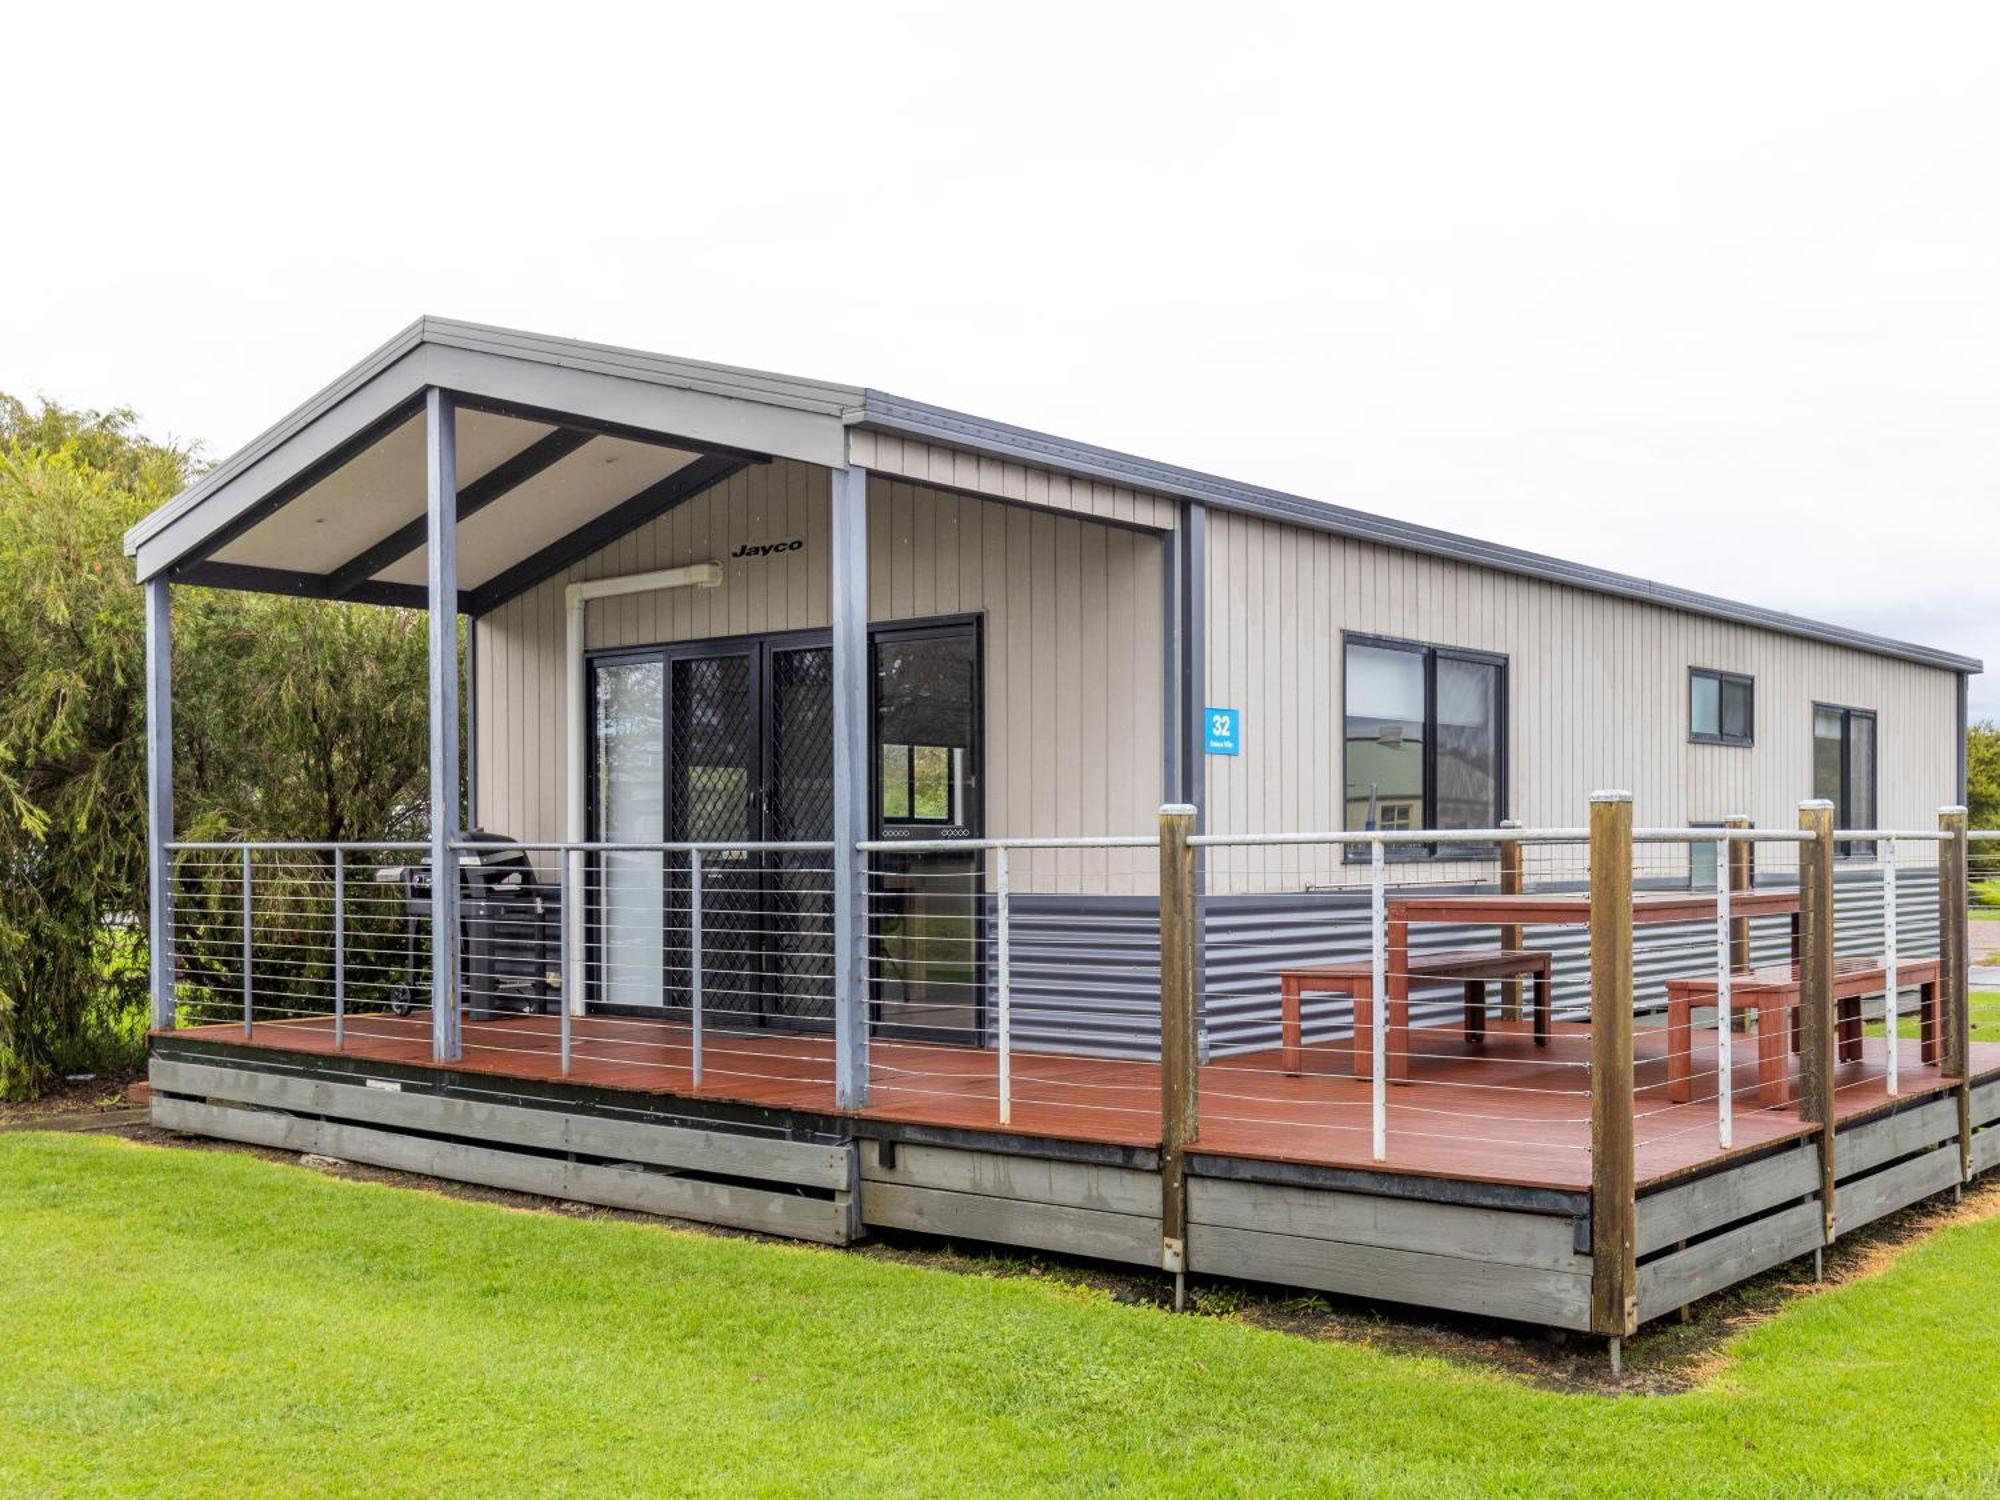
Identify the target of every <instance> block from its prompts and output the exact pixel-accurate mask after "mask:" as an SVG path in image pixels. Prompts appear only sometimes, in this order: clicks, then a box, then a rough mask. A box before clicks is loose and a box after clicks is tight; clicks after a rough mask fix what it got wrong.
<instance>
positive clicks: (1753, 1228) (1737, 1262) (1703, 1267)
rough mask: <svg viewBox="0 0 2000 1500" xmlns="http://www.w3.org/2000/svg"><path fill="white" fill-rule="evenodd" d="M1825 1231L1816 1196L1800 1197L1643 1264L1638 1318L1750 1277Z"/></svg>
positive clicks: (1807, 1249) (1803, 1251)
mask: <svg viewBox="0 0 2000 1500" xmlns="http://www.w3.org/2000/svg"><path fill="white" fill-rule="evenodd" d="M1821 1233H1822V1226H1821V1223H1820V1213H1819V1203H1818V1202H1817V1200H1815V1201H1812V1202H1808V1203H1795V1204H1793V1205H1792V1206H1791V1207H1790V1208H1784V1209H1780V1210H1779V1211H1778V1212H1776V1213H1774V1214H1766V1215H1765V1216H1764V1217H1762V1218H1760V1219H1752V1220H1751V1221H1750V1222H1749V1223H1747V1224H1741V1225H1738V1226H1737V1227H1736V1228H1734V1229H1732V1230H1730V1231H1728V1232H1727V1233H1726V1234H1718V1235H1716V1236H1714V1237H1713V1238H1710V1239H1706V1240H1702V1241H1701V1242H1700V1243H1698V1244H1695V1245H1690V1246H1689V1247H1688V1248H1687V1249H1685V1250H1679V1251H1676V1252H1675V1253H1673V1254H1671V1255H1663V1256H1661V1257H1660V1258H1659V1259H1658V1260H1651V1261H1647V1262H1646V1263H1645V1264H1644V1265H1642V1266H1640V1267H1639V1321H1640V1322H1642V1323H1643V1322H1645V1321H1646V1320H1647V1319H1649V1318H1657V1317H1659V1316H1660V1315H1661V1314H1662V1313H1669V1312H1672V1311H1673V1310H1674V1309H1675V1308H1677V1307H1685V1306H1687V1305H1688V1303H1690V1302H1693V1301H1695V1300H1696V1299H1698V1298H1701V1297H1705V1296H1707V1295H1708V1294H1709V1293H1710V1292H1719V1291H1721V1290H1722V1289H1723V1288H1724V1287H1730V1286H1734V1285H1735V1284H1736V1283H1737V1282H1739V1281H1745V1280H1748V1279H1749V1278H1750V1277H1752V1276H1755V1275H1756V1274H1757V1273H1758V1272H1759V1271H1768V1270H1769V1269H1770V1268H1771V1267H1772V1266H1776V1265H1782V1264H1784V1263H1785V1262H1786V1261H1788V1260H1792V1259H1794V1258H1796V1257H1798V1256H1801V1255H1809V1254H1811V1253H1812V1251H1813V1250H1814V1249H1816V1248H1817V1247H1818V1246H1819V1243H1820V1236H1821Z"/></svg>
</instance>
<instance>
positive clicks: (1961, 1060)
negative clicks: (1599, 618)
mask: <svg viewBox="0 0 2000 1500" xmlns="http://www.w3.org/2000/svg"><path fill="white" fill-rule="evenodd" d="M1194 819H1195V812H1194V810H1193V809H1192V808H1181V807H1172V808H1166V809H1162V813H1161V817H1160V822H1159V826H1158V828H1157V830H1155V831H1153V832H1150V833H1145V834H1135V835H1132V836H1126V837H1103V838H1073V839H1053V838H1022V839H1007V838H996V839H967V840H927V839H922V838H910V839H881V840H869V841H865V842H862V843H859V844H857V845H856V846H855V847H854V849H853V850H852V851H851V857H852V859H853V861H854V862H855V863H854V864H853V865H848V866H844V867H843V866H842V865H841V862H842V861H844V860H846V859H847V858H849V854H848V853H847V852H844V851H841V850H837V849H836V848H835V847H834V846H833V845H832V844H830V843H826V842H817V843H787V844H775V843H727V842H715V843H670V842H638V843H625V842H601V843H544V844H530V845H516V844H504V843H500V842H497V841H473V840H465V841H461V842H459V843H457V844H455V845H454V846H453V848H454V851H455V853H456V856H457V858H458V860H459V861H460V872H459V878H460V879H461V881H462V882H463V886H462V889H463V891H464V894H465V899H464V901H463V910H462V913H461V924H462V930H461V932H460V934H459V940H460V942H461V944H462V957H463V973H462V980H461V990H462V995H461V1005H462V1006H463V1011H462V1015H461V1021H462V1028H463V1033H464V1037H465V1043H466V1053H467V1057H466V1060H465V1065H466V1066H468V1067H474V1068H483V1069H486V1070H489V1071H496V1072H510V1073H518V1074H525V1075H527V1076H551V1077H561V1076H577V1075H578V1074H579V1073H581V1072H583V1071H584V1070H585V1069H586V1067H587V1069H588V1073H587V1076H588V1077H589V1078H590V1079H592V1080H594V1081H596V1082H599V1083H604V1084H607V1085H609V1086H614V1087H638V1088H644V1089H649V1090H654V1091H659V1092H664V1093H678V1092H682V1091H687V1092H691V1093H699V1094H705V1095H710V1096H714V1097H720V1098H733V1099H739V1100H742V1101H745V1102H756V1103H766V1104H771V1103H776V1104H782V1105H785V1106H788V1107H793V1108H801V1109H807V1110H827V1109H831V1108H835V1107H837V1105H836V1101H837V1100H839V1099H840V1097H841V1096H840V1094H839V1091H838V1088H837V1085H838V1083H839V1079H838V1078H837V1077H836V1069H837V1067H838V1066H839V1063H838V1059H837V1047H836V1046H835V1045H829V1041H830V1040H831V1039H830V1037H829V1033H830V1032H832V1031H833V1030H834V1028H835V1025H836V1019H835V1018H836V1016H837V1015H839V1014H841V1013H842V1012H843V1009H844V1008H845V1013H846V1014H847V1015H848V1016H849V1017H850V1021H849V1023H848V1024H850V1025H851V1024H853V1023H852V1020H851V1017H852V1015H853V1014H854V1010H853V1007H854V1006H855V1005H856V1004H857V1002H858V1003H859V1005H860V1007H861V1014H862V1016H863V1022H862V1025H861V1032H862V1038H861V1041H862V1046H863V1048H864V1051H865V1066H866V1071H865V1075H864V1076H865V1079H866V1085H867V1087H866V1098H865V1100H864V1101H863V1103H862V1106H861V1107H863V1108H865V1109H866V1110H867V1111H868V1112H869V1113H871V1114H873V1115H875V1116H877V1117H878V1118H883V1119H888V1120H901V1121H907V1122H911V1123H918V1124H942V1125H950V1126H959V1127H972V1128H982V1127H983V1128H999V1129H1003V1130H1014V1131H1021V1132H1027V1133H1034V1134H1046V1135H1049V1136H1054V1137H1071V1138H1082V1139H1090V1140H1098V1141H1106V1142H1112V1143H1119V1144H1125V1145H1129V1146H1132V1147H1135V1148H1138V1149H1149V1148H1152V1147H1157V1148H1158V1150H1159V1152H1160V1160H1161V1167H1162V1173H1161V1175H1162V1183H1163V1195H1164V1202H1163V1205H1162V1226H1163V1229H1162V1238H1163V1244H1164V1247H1165V1248H1164V1250H1163V1263H1164V1264H1166V1265H1167V1266H1168V1268H1169V1269H1178V1266H1179V1261H1178V1256H1179V1253H1180V1251H1179V1247H1180V1245H1181V1244H1182V1242H1183V1241H1182V1236H1183V1235H1184V1233H1185V1230H1186V1225H1187V1223H1188V1218H1187V1215H1188V1212H1189V1204H1188V1197H1187V1193H1186V1191H1185V1187H1186V1183H1185V1174H1184V1168H1185V1163H1186V1161H1187V1160H1188V1157H1189V1155H1190V1153H1212V1154H1215V1155H1217V1156H1221V1157H1227V1156H1231V1155H1238V1156H1250V1157H1259V1158H1263V1159H1267V1160H1268V1159H1272V1158H1276V1159H1280V1160H1296V1161H1300V1162H1304V1163H1314V1164H1319V1165H1322V1166H1333V1167H1338V1168H1342V1169H1355V1170H1378V1171H1379V1170H1384V1169H1386V1170H1390V1171H1397V1170H1404V1171H1415V1172H1418V1173H1421V1174H1424V1175H1428V1176H1433V1177H1446V1178H1453V1177H1457V1178H1474V1179H1476V1178H1480V1177H1488V1178H1495V1179H1499V1180H1505V1179H1506V1178H1508V1177H1509V1176H1510V1168H1512V1167H1514V1166H1516V1165H1517V1163H1518V1161H1519V1159H1520V1158H1522V1157H1523V1156H1525V1155H1527V1154H1533V1155H1535V1157H1536V1158H1537V1160H1536V1165H1535V1168H1534V1170H1533V1172H1532V1173H1530V1174H1529V1175H1530V1176H1532V1177H1533V1178H1534V1180H1536V1181H1540V1182H1545V1183H1554V1184H1557V1185H1559V1186H1560V1185H1567V1190H1569V1191H1572V1192H1576V1193H1587V1195H1588V1203H1589V1213H1590V1222H1591V1232H1592V1247H1591V1253H1592V1265H1593V1270H1592V1289H1593V1290H1592V1295H1593V1314H1592V1326H1593V1327H1594V1328H1596V1329H1598V1331H1600V1332H1605V1333H1608V1334H1611V1335H1612V1336H1614V1337H1617V1336H1620V1335H1621V1333H1622V1332H1629V1331H1630V1329H1631V1325H1632V1323H1633V1322H1634V1319H1635V1317H1636V1314H1635V1313H1634V1311H1633V1309H1634V1307H1635V1306H1636V1303H1635V1301H1634V1294H1633V1287H1634V1278H1635V1276H1636V1270H1635V1264H1636V1255H1635V1245H1636V1229H1635V1226H1636V1223H1637V1208H1636V1202H1637V1197H1638V1192H1639V1185H1640V1182H1641V1180H1642V1175H1643V1177H1646V1178H1653V1179H1657V1180H1665V1179H1666V1178H1669V1177H1671V1176H1673V1175H1675V1174H1678V1173H1684V1172H1692V1171H1697V1170H1700V1169H1701V1168H1703V1167H1705V1166H1707V1165H1708V1164H1710V1163H1712V1162H1713V1161H1714V1160H1716V1159H1717V1157H1718V1155H1720V1154H1726V1153H1730V1152H1734V1151H1742V1150H1746V1149H1754V1148H1756V1147H1759V1146H1761V1145H1773V1144H1779V1143H1783V1142H1787V1141H1798V1140H1808V1141H1813V1142H1815V1143H1816V1150H1817V1153H1818V1157H1819V1161H1820V1173H1821V1183H1820V1191H1819V1194H1818V1201H1819V1203H1820V1205H1821V1211H1822V1213H1823V1214H1825V1216H1826V1219H1825V1226H1824V1227H1825V1239H1826V1241H1827V1242H1829V1243H1830V1242H1831V1239H1832V1235H1833V1232H1834V1220H1833V1218H1832V1205H1833V1203H1834V1200H1835V1191H1834V1189H1835V1185H1836V1180H1837V1179H1836V1164H1835V1131H1834V1126H1835V1125H1836V1124H1837V1123H1838V1122H1839V1121H1841V1120H1842V1119H1849V1118H1852V1117H1853V1116H1854V1115H1855V1114H1857V1113H1859V1112H1862V1111H1867V1110H1873V1109H1875V1108H1877V1107H1879V1108H1881V1109H1885V1110H1886V1109H1893V1108H1895V1107H1896V1106H1897V1104H1898V1102H1899V1101H1900V1100H1901V1099H1902V1098H1903V1097H1904V1096H1905V1095H1907V1094H1909V1093H1912V1092H1917V1091H1921V1092H1925V1093H1932V1094H1935V1093H1940V1092H1955V1093H1956V1095H1957V1097H1958V1100H1959V1113H1960V1117H1961V1122H1962V1124H1961V1130H1960V1138H1961V1142H1962V1144H1963V1143H1965V1142H1969V1141H1970V1139H1971V1136H1972V1131H1971V1129H1970V1127H1969V1126H1967V1125H1964V1124H1963V1121H1964V1120H1966V1119H1968V1118H1969V1116H1968V1115H1967V1113H1966V1112H1967V1109H1968V1100H1969V1098H1970V1094H1969V1088H1970V1082H1969V1080H1970V1078H1971V1076H1972V1073H1973V1071H1974V1068H1973V1062H1974V1054H1973V1051H1972V1042H1971V1032H1970V1022H1969V1012H1968V995H1967V980H1968V975H1969V965H1968V945H1967V931H1966V910H1967V888H1968V875H1969V871H1970V869H1971V867H1972V852H1973V851H1974V850H1979V851H1981V858H1982V859H1991V858H1994V857H1995V856H2000V832H1995V833H1985V832H1982V833H1977V834H1968V832H1967V831H1966V827H1965V813H1964V810H1963V809H1957V808H1952V809H1945V810H1944V811H1943V812H1942V813H1941V814H1940V818H1939V824H1938V827H1936V828H1934V829H1860V830H1854V829H1836V828H1835V827H1834V826H1833V824H1834V816H1833V808H1832V806H1831V805H1830V804H1827V803H1823V802H1810V803H1805V804H1802V805H1801V808H1800V814H1799V826H1798V827H1796V828H1790V829H1769V828H1766V829H1756V828H1752V827H1750V826H1749V824H1748V820H1746V819H1741V818H1736V819H1730V820H1727V822H1726V823H1725V824H1724V825H1723V826H1719V827H1703V828H1695V827H1686V828H1637V829H1635V828H1634V826H1633V821H1634V820H1633V808H1632V804H1631V800H1630V798H1629V797H1627V796H1625V795H1624V794H1622V793H1605V794H1599V795H1598V796H1597V797H1594V798H1593V799H1592V803H1591V819H1590V823H1589V825H1588V826H1587V827H1571V828H1550V829H1528V828H1521V827H1517V826H1513V825H1506V824H1503V825H1502V826H1500V827H1498V828H1489V829H1452V830H1444V831H1438V830H1384V829H1371V830H1363V831H1360V832H1326V833H1285V834H1255V833H1233V832H1218V833H1201V832H1197V831H1196V830H1195V826H1194ZM426 848H427V846H424V845H419V844H415V843H373V844H370V843H343V844H327V843H286V844H279V843H253V844H222V843H182V844H175V845H172V846H170V850H169V852H170V855H171V858H172V860H173V879H172V881H171V883H170V887H171V888H170V894H171V898H172V911H171V918H172V920H171V922H170V923H169V924H168V926H167V928H166V930H167V932H168V933H169V935H170V936H171V939H172V946H173V952H172V953H171V954H169V955H167V957H168V960H169V963H170V965H171V966H172V971H173V973H174V975H175V980H176V985H175V989H174V997H175V1002H176V1004H175V1011H176V1016H175V1019H176V1020H177V1021H178V1022H179V1023H180V1024H197V1023H216V1022H226V1023H227V1024H229V1025H231V1026H232V1027H234V1026H240V1027H241V1028H242V1030H243V1032H244V1033H245V1034H246V1035H248V1036H251V1037H252V1038H253V1039H254V1037H255V1036H256V1034H257V1032H258V1030H259V1028H267V1029H268V1028H272V1027H282V1028H287V1034H286V1044H287V1045H292V1044H296V1045H299V1046H302V1047H305V1048H306V1049H307V1050H329V1049H332V1050H340V1049H349V1050H362V1049H366V1050H368V1051H369V1052H370V1054H371V1055H374V1056H379V1057H387V1058H392V1059H397V1060H403V1061H419V1060H422V1059H424V1058H426V1057H427V1056H428V1055H429V1048H428V1045H427V1041H428V1033H429V1030H430V1028H429V1026H428V1024H427V1023H426V1021H425V1019H423V1017H424V1014H425V1012H427V1011H428V1009H429V1007H430V1004H431V997H430V995H429V990H428V976H429V975H430V973H431V972H432V968H431V961H430V959H431V955H430V946H431V934H430V933H429V932H428V931H427V930H426V929H427V922H426V913H425V911H424V910H423V909H422V905H423V903H422V902H421V900H415V899H413V898H414V897H416V896H417V895H418V893H419V891H420V889H421V878H420V877H421V874H422V866H421V860H422V857H423V854H424V852H425V850H426ZM844 870H852V871H854V872H855V873H856V874H858V876H859V880H858V887H859V890H860V892H861V900H862V902H863V904H864V910H862V911H861V912H860V913H859V914H858V920H856V921H854V922H852V923H851V924H846V923H845V921H844V919H842V917H841V914H840V913H838V912H837V911H836V910H835V902H836V894H835V893H836V891H838V890H840V889H842V888H843V880H845V879H846V878H847V876H846V874H845V873H843V871H844ZM837 873H839V875H840V878H836V874H837ZM842 930H846V931H851V932H853V933H855V934H856V935H857V937H858V940H859V945H860V947H861V949H862V956H861V961H860V962H859V964H858V967H857V970H856V972H857V973H858V974H859V976H860V977H859V978H858V979H857V981H856V984H857V989H858V993H857V994H853V995H847V996H843V995H842V994H841V993H839V984H838V981H837V979H836V976H837V975H838V974H839V973H841V972H843V966H842V964H841V963H840V962H839V961H838V960H839V959H840V955H839V954H838V953H837V952H836V943H837V937H836V934H837V932H839V931H842ZM1440 987H1442V988H1443V989H1444V990H1445V991H1446V996H1445V998H1439V996H1438V991H1439V988H1440ZM1913 1012H1914V1013H1913ZM413 1015H414V1016H415V1017H417V1019H412V1017H413ZM1752 1023H1754V1030H1753V1029H1752ZM1913 1043H1914V1050H1913V1048H1912V1044H1913ZM843 1076H845V1075H843ZM1964 1149H1966V1150H1969V1149H1970V1148H1969V1146H1964ZM1969 1163H1970V1158H1969V1157H1968V1158H1967V1167H1966V1170H1967V1172H1968V1173H1969V1171H1970V1164H1969Z"/></svg>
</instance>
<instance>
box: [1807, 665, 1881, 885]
mask: <svg viewBox="0 0 2000 1500" xmlns="http://www.w3.org/2000/svg"><path fill="white" fill-rule="evenodd" d="M1875 733H1876V730H1875V715H1874V714H1873V713H1872V712H1870V711H1869V710H1867V709H1865V708H1837V707H1834V706H1833V705H1831V704H1826V703H1815V704H1814V705H1813V795H1814V796H1815V797H1824V798H1826V800H1827V801H1829V802H1831V803H1832V804H1833V823H1834V827H1836V828H1873V827H1874V826H1875ZM1840 853H1842V854H1852V855H1863V856H1872V855H1873V854H1874V853H1875V845H1874V844H1873V843H1872V842H1870V841H1868V840H1865V839H1843V840H1842V841H1841V844H1840Z"/></svg>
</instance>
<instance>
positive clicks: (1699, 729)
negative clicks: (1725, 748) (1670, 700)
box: [1688, 667, 1757, 745]
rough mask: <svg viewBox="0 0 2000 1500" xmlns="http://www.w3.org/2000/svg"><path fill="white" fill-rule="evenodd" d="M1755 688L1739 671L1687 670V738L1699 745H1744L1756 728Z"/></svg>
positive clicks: (1752, 681)
mask: <svg viewBox="0 0 2000 1500" xmlns="http://www.w3.org/2000/svg"><path fill="white" fill-rule="evenodd" d="M1756 694H1757V688H1756V683H1755V681H1754V680H1753V679H1751V678H1749V677H1745V676H1743V675H1742V674H1741V673H1739V672H1712V671H1710V670H1709V669H1708V668H1706V667H1691V668H1689V670H1688V738H1689V739H1690V740H1692V741H1694V742H1695V743H1696V744H1701V745H1747V744H1749V743H1750V742H1751V738H1752V736H1753V734H1754V733H1755V728H1756V713H1755V703H1756Z"/></svg>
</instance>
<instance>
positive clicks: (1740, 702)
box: [1722, 677, 1751, 740]
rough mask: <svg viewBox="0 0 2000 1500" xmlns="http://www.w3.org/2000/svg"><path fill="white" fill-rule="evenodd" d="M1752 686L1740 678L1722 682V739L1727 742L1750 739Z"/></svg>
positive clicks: (1731, 678) (1730, 678)
mask: <svg viewBox="0 0 2000 1500" xmlns="http://www.w3.org/2000/svg"><path fill="white" fill-rule="evenodd" d="M1750 693H1751V689H1750V684H1749V683H1748V682H1746V681H1744V680H1743V679H1742V678H1740V677H1725V678H1724V679H1723V680H1722V737H1723V738H1724V739H1725V740H1748V739H1749V738H1750Z"/></svg>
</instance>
